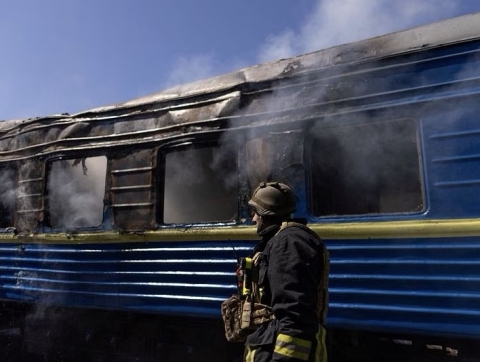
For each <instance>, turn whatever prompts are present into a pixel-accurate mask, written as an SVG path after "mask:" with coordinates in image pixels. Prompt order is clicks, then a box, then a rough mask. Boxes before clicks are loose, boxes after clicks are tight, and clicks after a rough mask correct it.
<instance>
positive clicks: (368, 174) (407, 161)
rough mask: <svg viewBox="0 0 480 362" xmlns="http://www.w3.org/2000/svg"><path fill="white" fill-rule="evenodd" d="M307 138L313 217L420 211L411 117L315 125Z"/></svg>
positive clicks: (418, 180)
mask: <svg viewBox="0 0 480 362" xmlns="http://www.w3.org/2000/svg"><path fill="white" fill-rule="evenodd" d="M312 136H313V137H312V142H311V144H310V150H309V155H310V160H311V169H310V186H311V210H312V212H313V214H314V215H316V216H327V215H356V214H372V213H398V212H415V211H420V210H422V209H423V197H422V187H421V177H420V162H419V153H418V145H417V132H416V126H415V122H414V121H413V120H411V119H402V120H396V121H387V122H382V123H362V124H355V125H347V126H338V127H334V126H332V127H329V128H320V127H319V128H317V129H315V130H314V132H313V135H312Z"/></svg>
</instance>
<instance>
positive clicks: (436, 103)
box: [0, 13, 480, 361]
mask: <svg viewBox="0 0 480 362" xmlns="http://www.w3.org/2000/svg"><path fill="white" fill-rule="evenodd" d="M479 94H480V13H476V14H470V15H467V16H463V17H459V18H453V19H449V20H446V21H442V22H439V23H434V24H430V25H426V26H423V27H420V28H415V29H409V30H406V31H402V32H398V33H393V34H388V35H384V36H381V37H377V38H373V39H368V40H364V41H360V42H356V43H351V44H346V45H341V46H337V47H334V48H329V49H325V50H321V51H318V52H314V53H309V54H305V55H301V56H297V57H294V58H289V59H283V60H279V61H277V62H272V63H266V64H261V65H258V66H254V67H249V68H245V69H242V70H239V71H236V72H232V73H229V74H225V75H221V76H218V77H215V78H211V79H206V80H201V81H198V82H194V83H191V84H187V85H181V86H178V87H175V88H172V89H169V90H166V91H163V92H160V93H157V94H153V95H151V96H147V97H143V98H139V99H135V100H132V101H129V102H124V103H119V104H115V105H112V106H106V107H100V108H96V109H91V110H88V111H85V112H81V113H77V114H74V115H68V114H60V115H52V116H48V117H39V118H34V119H28V120H11V121H4V122H1V123H0V172H1V173H0V228H1V229H0V308H1V309H0V314H1V316H2V318H1V319H0V339H1V340H2V341H3V347H2V348H3V349H4V355H5V356H7V357H8V358H11V359H12V360H14V359H15V358H29V360H33V359H34V358H35V356H37V357H38V358H44V359H47V360H52V361H55V360H72V361H76V360H78V361H80V360H81V361H84V360H95V361H106V360H115V361H131V360H132V361H133V360H135V361H153V360H159V359H161V360H172V361H173V360H182V361H188V360H191V361H203V360H205V361H209V360H230V359H234V358H235V357H236V356H237V353H238V352H239V350H240V349H241V346H238V345H237V346H234V345H231V344H227V342H225V341H224V339H223V335H222V325H221V321H220V311H219V308H220V303H221V302H222V301H223V300H224V299H226V298H228V297H229V296H230V295H231V294H232V293H234V292H235V291H236V287H235V279H234V270H235V265H236V258H237V257H238V256H242V255H246V254H247V253H248V252H249V251H250V250H251V249H252V247H253V246H254V245H255V242H256V240H257V237H256V234H255V228H254V227H253V226H252V225H251V222H250V219H249V210H248V205H247V201H248V197H249V195H250V193H251V191H252V188H253V187H255V186H256V184H257V183H258V182H259V181H260V180H265V179H269V180H273V179H275V180H282V181H284V182H286V183H289V184H291V185H292V186H293V187H294V189H295V190H296V193H297V196H298V208H297V211H296V216H301V217H306V218H307V219H308V221H309V225H310V226H311V228H312V229H313V230H315V231H316V232H317V233H318V234H319V235H320V236H321V237H322V238H323V239H324V240H325V243H326V245H327V247H328V248H329V250H330V253H331V275H330V284H329V289H330V304H329V314H328V326H327V327H328V329H329V331H330V338H331V341H330V342H331V346H332V352H333V353H332V358H333V359H336V360H345V359H349V358H353V357H352V356H360V354H361V353H364V355H362V356H364V357H366V358H374V357H375V356H374V355H376V352H381V351H380V350H381V349H383V348H386V349H387V353H388V349H389V348H392V346H394V345H398V346H399V348H404V347H407V346H409V347H412V348H413V349H414V351H415V352H414V353H417V356H418V354H422V355H423V353H426V352H428V351H431V350H432V349H433V350H434V352H436V353H438V355H439V356H447V355H450V356H456V358H458V359H460V358H462V357H463V356H468V355H469V354H472V355H475V354H476V353H477V351H476V350H475V348H474V347H472V345H473V344H472V343H470V341H474V340H475V339H477V338H478V337H479V336H480V307H479V305H480V304H479V300H480V293H479V291H478V286H479V283H480V262H479V256H480V251H479V250H480V221H479V217H480V207H479V205H480V192H479V190H480V189H479V187H480V167H478V162H479V160H480V142H479V140H480V122H479V120H478V117H479V113H480V103H479ZM381 343H384V345H381ZM19 355H20V356H21V357H18V356H19ZM377 357H378V356H377ZM20 360H21V359H20Z"/></svg>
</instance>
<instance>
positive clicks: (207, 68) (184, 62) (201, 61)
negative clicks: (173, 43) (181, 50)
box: [166, 54, 216, 87]
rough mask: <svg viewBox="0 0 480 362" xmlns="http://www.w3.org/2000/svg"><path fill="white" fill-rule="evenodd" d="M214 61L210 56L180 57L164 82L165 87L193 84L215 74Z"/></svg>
mask: <svg viewBox="0 0 480 362" xmlns="http://www.w3.org/2000/svg"><path fill="white" fill-rule="evenodd" d="M215 70H216V69H215V60H214V57H213V56H212V55H211V54H197V55H194V56H191V57H180V58H179V59H177V61H176V63H175V66H174V68H173V69H172V71H171V72H170V76H169V78H168V80H167V82H166V86H167V87H173V86H176V85H179V84H185V83H188V82H193V81H196V80H199V79H204V78H208V77H211V76H213V75H214V74H215Z"/></svg>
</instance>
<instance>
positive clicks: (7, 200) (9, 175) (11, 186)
mask: <svg viewBox="0 0 480 362" xmlns="http://www.w3.org/2000/svg"><path fill="white" fill-rule="evenodd" d="M14 205H15V172H14V171H13V170H12V169H0V227H2V228H6V227H11V226H13V207H14Z"/></svg>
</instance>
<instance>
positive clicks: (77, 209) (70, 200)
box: [47, 156, 107, 229]
mask: <svg viewBox="0 0 480 362" xmlns="http://www.w3.org/2000/svg"><path fill="white" fill-rule="evenodd" d="M106 170H107V158H106V157H105V156H100V157H88V158H79V159H67V160H65V159H64V160H58V161H53V162H51V163H50V164H49V167H48V175H47V194H48V204H47V205H48V207H47V208H48V222H47V223H48V224H49V226H50V227H53V228H67V229H71V228H77V227H95V226H99V225H100V224H101V223H102V220H103V199H104V195H105V177H106Z"/></svg>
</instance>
